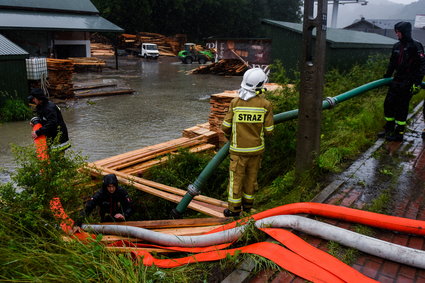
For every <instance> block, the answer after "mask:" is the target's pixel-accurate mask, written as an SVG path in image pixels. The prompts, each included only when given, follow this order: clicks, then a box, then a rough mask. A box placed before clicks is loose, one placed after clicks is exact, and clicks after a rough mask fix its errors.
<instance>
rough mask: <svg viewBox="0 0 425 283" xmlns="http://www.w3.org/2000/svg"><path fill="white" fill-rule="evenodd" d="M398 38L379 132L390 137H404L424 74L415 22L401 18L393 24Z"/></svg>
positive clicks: (388, 73) (421, 51)
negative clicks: (410, 108) (381, 129)
mask: <svg viewBox="0 0 425 283" xmlns="http://www.w3.org/2000/svg"><path fill="white" fill-rule="evenodd" d="M394 31H395V33H396V34H397V37H398V39H399V41H398V42H397V43H395V44H394V46H393V49H392V53H391V58H390V62H389V64H388V67H387V71H386V73H385V75H384V78H389V77H391V76H392V75H393V73H394V72H395V74H394V78H393V81H392V83H391V85H390V87H389V90H388V93H387V96H386V98H385V101H384V115H385V120H386V124H385V132H384V133H382V134H381V135H380V136H381V137H385V138H386V139H387V140H388V141H403V135H404V130H405V126H406V119H407V115H408V111H409V102H410V99H411V98H412V95H413V94H415V93H417V92H418V91H419V90H420V85H421V84H422V79H423V77H424V75H425V56H424V48H423V46H422V44H421V43H420V42H418V41H416V40H414V39H412V25H411V24H410V23H409V22H399V23H397V24H396V25H395V26H394Z"/></svg>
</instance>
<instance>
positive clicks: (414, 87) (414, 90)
mask: <svg viewBox="0 0 425 283" xmlns="http://www.w3.org/2000/svg"><path fill="white" fill-rule="evenodd" d="M420 90H421V85H417V84H414V85H412V87H411V88H410V91H411V92H412V94H417V93H418V92H419V91H420Z"/></svg>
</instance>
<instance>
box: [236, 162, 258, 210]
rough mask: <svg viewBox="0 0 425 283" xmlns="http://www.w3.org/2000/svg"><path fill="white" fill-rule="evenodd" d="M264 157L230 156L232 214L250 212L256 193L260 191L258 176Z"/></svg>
mask: <svg viewBox="0 0 425 283" xmlns="http://www.w3.org/2000/svg"><path fill="white" fill-rule="evenodd" d="M261 159H262V155H261V154H260V155H245V156H241V155H235V154H230V166H229V175H230V178H229V186H228V192H229V196H228V203H229V209H230V211H232V212H240V211H241V210H245V211H247V210H249V209H251V208H252V205H253V203H254V193H255V191H256V190H257V189H258V184H257V174H258V170H259V169H260V166H261Z"/></svg>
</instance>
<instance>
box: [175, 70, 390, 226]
mask: <svg viewBox="0 0 425 283" xmlns="http://www.w3.org/2000/svg"><path fill="white" fill-rule="evenodd" d="M391 81H392V78H386V79H380V80H376V81H373V82H370V83H367V84H364V85H362V86H359V87H357V88H354V89H352V90H349V91H347V92H344V93H342V94H340V95H337V96H334V97H327V98H326V99H325V100H324V101H323V103H322V109H330V108H332V107H334V106H335V105H336V104H338V103H341V102H343V101H346V100H348V99H350V98H353V97H355V96H357V95H359V94H362V93H364V92H366V91H369V90H372V89H375V88H378V87H381V86H385V85H388V84H389V83H390V82H391ZM297 117H298V109H295V110H291V111H286V112H283V113H279V114H276V115H274V116H273V120H274V123H275V124H279V123H282V122H284V121H288V120H292V119H295V118H297ZM229 147H230V143H229V142H227V143H226V144H225V145H224V146H223V147H222V148H221V149H220V150H219V151H218V152H217V154H216V155H215V156H214V157H213V159H211V161H210V162H209V163H208V164H207V166H205V168H204V169H203V170H202V172H201V173H200V174H199V176H198V178H197V179H196V180H195V182H193V183H192V184H190V185H189V186H188V188H187V193H186V194H185V195H184V197H183V199H182V200H181V201H180V202H179V204H178V205H177V207H176V208H174V209H173V210H172V212H171V216H172V217H174V218H181V217H182V214H183V212H184V211H185V210H186V208H187V206H188V205H189V203H190V202H191V201H192V199H193V197H195V196H197V195H199V194H200V191H201V190H202V188H203V187H204V186H205V184H206V182H207V180H208V179H209V178H210V177H211V175H212V174H213V172H214V170H215V169H216V168H217V167H218V166H219V165H220V163H221V162H222V161H223V160H224V159H225V158H226V157H227V155H228V153H229Z"/></svg>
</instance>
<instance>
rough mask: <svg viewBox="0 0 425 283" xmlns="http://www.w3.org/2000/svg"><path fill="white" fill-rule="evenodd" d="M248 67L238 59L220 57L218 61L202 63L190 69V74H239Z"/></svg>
mask: <svg viewBox="0 0 425 283" xmlns="http://www.w3.org/2000/svg"><path fill="white" fill-rule="evenodd" d="M247 69H248V66H246V65H245V63H243V62H242V61H240V60H239V59H222V60H220V61H218V62H215V63H212V64H209V65H202V66H200V67H198V68H196V69H194V70H191V71H190V73H192V74H215V75H222V76H241V75H243V73H245V71H246V70H247Z"/></svg>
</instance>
